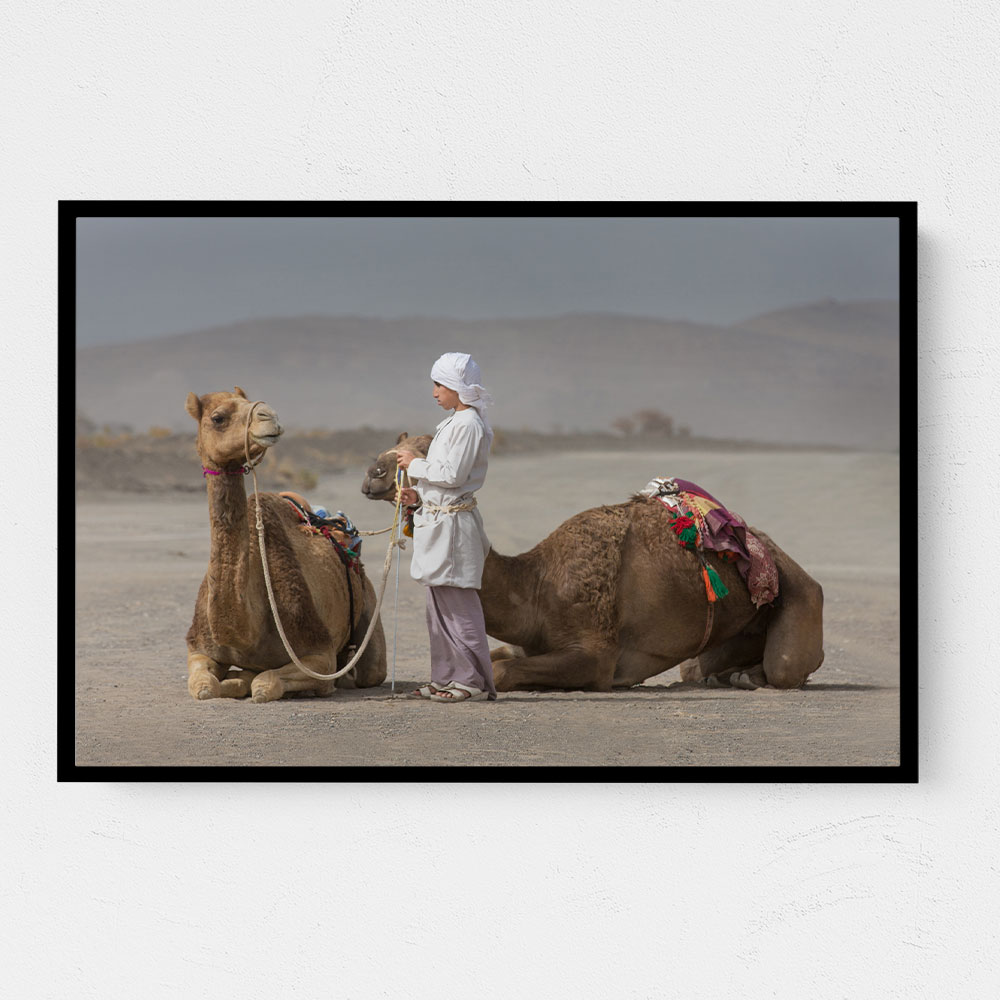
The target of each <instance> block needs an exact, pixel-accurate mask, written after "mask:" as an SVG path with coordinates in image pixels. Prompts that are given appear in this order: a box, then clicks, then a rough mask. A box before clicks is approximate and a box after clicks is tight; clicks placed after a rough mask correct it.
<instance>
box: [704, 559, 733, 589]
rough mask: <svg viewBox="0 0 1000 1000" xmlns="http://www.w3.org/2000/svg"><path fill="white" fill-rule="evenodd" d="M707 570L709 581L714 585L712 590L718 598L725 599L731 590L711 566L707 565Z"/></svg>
mask: <svg viewBox="0 0 1000 1000" xmlns="http://www.w3.org/2000/svg"><path fill="white" fill-rule="evenodd" d="M705 568H706V569H707V570H708V580H709V583H711V584H712V590H714V591H715V596H716V597H725V596H726V594H728V593H729V588H728V587H727V586H726V585H725V584H724V583H723V582H722V580H721V579H719V574H718V573H716V572H715V570H714V569H713V568H712V567H711V566H709V565H708V564H707V563H706V564H705Z"/></svg>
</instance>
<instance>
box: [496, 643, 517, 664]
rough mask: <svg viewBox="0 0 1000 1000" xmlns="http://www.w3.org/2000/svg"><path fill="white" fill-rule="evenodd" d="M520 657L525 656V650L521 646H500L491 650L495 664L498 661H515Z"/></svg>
mask: <svg viewBox="0 0 1000 1000" xmlns="http://www.w3.org/2000/svg"><path fill="white" fill-rule="evenodd" d="M518 656H524V650H523V649H521V647H520V646H498V647H497V648H496V649H491V650H490V659H491V660H492V661H493V662H494V663H496V662H497V660H513V659H516V658H517V657H518Z"/></svg>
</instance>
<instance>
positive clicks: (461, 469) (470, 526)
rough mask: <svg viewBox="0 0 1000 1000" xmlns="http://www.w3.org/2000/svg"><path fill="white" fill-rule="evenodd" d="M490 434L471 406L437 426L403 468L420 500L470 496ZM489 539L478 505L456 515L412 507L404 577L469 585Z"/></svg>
mask: <svg viewBox="0 0 1000 1000" xmlns="http://www.w3.org/2000/svg"><path fill="white" fill-rule="evenodd" d="M489 450H490V439H489V436H488V435H487V433H486V428H485V427H484V426H483V421H482V418H481V417H480V416H479V413H478V411H477V410H476V409H475V407H471V406H470V407H469V408H468V409H467V410H456V411H455V412H454V413H453V414H452V415H451V416H450V417H448V418H447V419H445V420H442V421H441V423H440V424H438V425H437V429H436V430H435V433H434V440H433V441H431V446H430V448H429V449H428V450H427V457H426V458H415V459H413V461H412V462H411V463H410V467H409V469H408V470H407V471H408V472H409V475H410V481H411V482H412V483H413V485H414V487H415V488H416V490H417V492H418V493H419V494H420V499H421V501H422V502H423V503H425V504H433V505H435V506H439V507H445V506H449V505H451V504H457V503H463V502H465V501H467V500H470V499H471V498H472V496H473V494H474V493H475V491H476V490H478V489H479V488H480V487H481V486H482V485H483V483H484V482H485V481H486V466H487V462H488V459H489ZM489 550H490V542H489V539H488V538H487V537H486V532H485V530H484V529H483V518H482V515H481V514H480V513H479V509H478V508H474V509H473V510H462V511H459V512H458V513H456V514H445V513H444V512H443V511H441V512H434V513H428V512H427V511H425V510H424V509H423V508H418V510H417V512H416V514H415V516H414V519H413V558H412V560H411V561H410V576H412V577H413V579H414V580H417V581H418V582H420V583H422V584H424V586H426V587H471V588H473V589H475V590H478V589H479V588H480V586H481V585H482V580H483V562H484V561H485V559H486V553H487V552H489Z"/></svg>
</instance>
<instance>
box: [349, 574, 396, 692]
mask: <svg viewBox="0 0 1000 1000" xmlns="http://www.w3.org/2000/svg"><path fill="white" fill-rule="evenodd" d="M365 598H366V601H365V610H364V611H362V613H361V617H360V618H359V619H358V624H357V625H356V626H355V627H354V632H353V633H352V636H351V641H352V642H355V643H357V645H359V646H360V645H361V643H362V642H363V641H364V638H365V633H366V632H367V631H368V626H369V625H370V624H371V620H372V618H371V616H372V612H373V611H374V610H375V600H376V599H375V588H374V587H373V586H372V585H371V582H370V581H367V580H366V581H365ZM353 655H354V654H353V653H348V651H347V650H346V649H344V650H341V652H340V654H339V656H338V657H337V669H338V670H339V669H340V668H341V667H343V666H346V665H347V663H349V662H350V658H351V656H353ZM387 674H388V668H387V665H386V651H385V632H384V631H383V629H382V623H381V622H379V623H378V624H377V625H376V626H375V631H374V632H373V633H372V637H371V639H370V640H369V642H368V645H367V646H366V647H365V651H364V652H363V653H362V654H361V659H360V660H358V662H357V663H355V664H354V670H352V671H351V672H350V673H349V674H345V675H344V676H343V677H341V678H340V679H339V680H338V681H337V687H344V688H355V687H359V688H370V687H378V686H379V684H381V683H382V682H383V681H384V680H385V678H386V676H387Z"/></svg>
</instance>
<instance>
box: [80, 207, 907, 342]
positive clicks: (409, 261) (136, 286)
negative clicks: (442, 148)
mask: <svg viewBox="0 0 1000 1000" xmlns="http://www.w3.org/2000/svg"><path fill="white" fill-rule="evenodd" d="M77 277H78V287H77V336H78V343H79V344H80V346H89V345H92V344H107V343H120V342H124V341H131V340H139V339H144V338H147V337H156V336H161V335H163V334H168V333H182V332H186V331H188V330H196V329H201V328H204V327H208V326H215V325H220V324H224V323H231V322H234V321H237V320H242V319H251V318H256V317H261V316H299V315H305V314H324V315H344V314H353V315H362V316H378V317H384V318H395V317H402V316H410V315H423V316H453V317H456V318H459V319H477V318H496V317H524V316H551V315H557V314H560V313H566V312H605V311H606V312H618V313H631V314H634V315H645V316H655V317H659V318H663V319H687V320H694V321H699V322H709V323H719V324H729V323H735V322H737V321H739V320H742V319H748V318H750V317H752V316H755V315H758V314H760V313H763V312H768V311H770V310H773V309H780V308H783V307H785V306H789V305H797V304H801V303H805V302H811V301H816V300H818V299H824V298H837V299H842V300H852V299H896V298H897V297H898V280H899V254H898V223H897V220H896V219H894V218H887V219H880V218H832V219H823V218H795V219H781V218H777V219H773V218H760V219H741V218H719V219H716V218H703V219H695V218H657V219H619V218H600V219H593V218H590V219H583V218H581V219H561V218H503V219H501V218H495V219H494V218H455V219H450V218H418V219H409V218H385V219H359V218H285V219H274V218H217V219H216V218H128V219H115V218H87V219H80V220H79V221H78V223H77Z"/></svg>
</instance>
